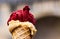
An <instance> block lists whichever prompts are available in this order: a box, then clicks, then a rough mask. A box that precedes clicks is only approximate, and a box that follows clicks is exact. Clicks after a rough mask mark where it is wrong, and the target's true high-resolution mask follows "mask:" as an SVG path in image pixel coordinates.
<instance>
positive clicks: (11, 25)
mask: <svg viewBox="0 0 60 39" xmlns="http://www.w3.org/2000/svg"><path fill="white" fill-rule="evenodd" d="M18 26H22V27H24V26H26V27H29V29H30V31H31V35H34V34H35V33H36V31H37V30H36V28H35V26H34V25H33V24H32V23H31V22H28V21H27V22H20V21H19V20H16V21H14V20H11V21H10V22H9V30H10V32H12V31H13V30H14V29H15V28H16V27H18Z"/></svg>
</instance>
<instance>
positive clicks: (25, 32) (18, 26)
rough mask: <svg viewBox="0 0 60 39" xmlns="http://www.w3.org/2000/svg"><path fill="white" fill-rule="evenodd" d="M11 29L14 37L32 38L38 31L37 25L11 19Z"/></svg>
mask: <svg viewBox="0 0 60 39" xmlns="http://www.w3.org/2000/svg"><path fill="white" fill-rule="evenodd" d="M28 25H29V26H28ZM30 25H31V26H30ZM9 30H10V32H11V34H12V39H32V36H33V35H34V34H35V32H36V29H35V27H33V25H32V24H31V23H29V22H19V21H11V22H10V23H9Z"/></svg>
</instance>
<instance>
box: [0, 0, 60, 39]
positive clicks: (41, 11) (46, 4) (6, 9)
mask: <svg viewBox="0 0 60 39" xmlns="http://www.w3.org/2000/svg"><path fill="white" fill-rule="evenodd" d="M25 5H29V6H30V8H31V10H30V12H32V14H33V15H34V17H35V18H36V20H37V23H36V25H35V26H36V28H37V30H38V31H37V33H36V36H35V37H34V38H33V39H60V0H0V39H12V36H11V34H10V32H9V30H8V26H7V20H8V18H9V16H10V14H11V12H12V11H15V10H19V9H22V8H23V7H24V6H25Z"/></svg>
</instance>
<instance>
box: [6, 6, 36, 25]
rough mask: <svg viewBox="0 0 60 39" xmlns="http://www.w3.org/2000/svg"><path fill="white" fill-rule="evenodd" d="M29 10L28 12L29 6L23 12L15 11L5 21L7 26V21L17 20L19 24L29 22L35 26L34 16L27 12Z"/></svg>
mask: <svg viewBox="0 0 60 39" xmlns="http://www.w3.org/2000/svg"><path fill="white" fill-rule="evenodd" d="M29 10H30V8H29V6H25V7H24V8H23V10H17V11H14V12H12V14H11V15H10V18H9V19H8V21H7V24H8V25H9V21H11V20H19V21H21V22H24V21H29V22H31V23H33V24H35V22H36V20H35V18H34V16H33V15H32V14H31V13H30V12H29Z"/></svg>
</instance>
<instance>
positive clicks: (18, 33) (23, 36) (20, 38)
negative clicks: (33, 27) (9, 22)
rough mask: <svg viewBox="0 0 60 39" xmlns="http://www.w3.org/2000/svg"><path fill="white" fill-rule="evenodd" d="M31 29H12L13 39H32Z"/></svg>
mask: <svg viewBox="0 0 60 39" xmlns="http://www.w3.org/2000/svg"><path fill="white" fill-rule="evenodd" d="M31 38H32V37H31V34H30V30H29V28H28V27H16V28H15V29H14V30H13V31H12V39H31Z"/></svg>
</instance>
